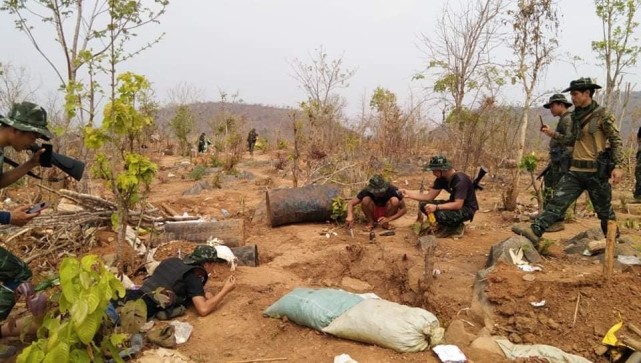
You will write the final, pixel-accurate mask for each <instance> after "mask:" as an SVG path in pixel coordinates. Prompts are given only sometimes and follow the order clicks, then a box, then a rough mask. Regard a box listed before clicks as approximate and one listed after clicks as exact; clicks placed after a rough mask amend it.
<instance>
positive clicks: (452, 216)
mask: <svg viewBox="0 0 641 363" xmlns="http://www.w3.org/2000/svg"><path fill="white" fill-rule="evenodd" d="M448 202H449V201H448V200H431V201H429V202H420V203H418V207H419V208H420V210H421V212H423V213H424V214H426V215H427V213H426V212H425V206H426V205H428V204H443V203H448ZM434 217H435V218H436V223H438V224H439V225H441V226H447V227H457V226H459V225H460V224H461V223H463V222H465V221H471V220H472V218H474V212H472V211H470V210H469V209H468V208H465V207H463V208H461V209H459V210H439V211H436V212H434Z"/></svg>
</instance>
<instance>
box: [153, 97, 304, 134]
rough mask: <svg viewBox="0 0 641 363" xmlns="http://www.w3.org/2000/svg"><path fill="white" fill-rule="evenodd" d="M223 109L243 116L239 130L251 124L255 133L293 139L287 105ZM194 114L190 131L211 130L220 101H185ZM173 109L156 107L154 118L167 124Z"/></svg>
mask: <svg viewBox="0 0 641 363" xmlns="http://www.w3.org/2000/svg"><path fill="white" fill-rule="evenodd" d="M224 107H225V108H226V110H227V112H229V113H231V114H234V115H237V116H239V117H241V118H242V119H243V120H244V125H243V126H242V128H243V129H244V130H242V132H247V131H249V130H250V129H251V128H255V129H256V131H257V132H258V135H260V136H264V137H267V138H270V139H273V138H276V137H282V138H286V139H293V135H294V133H293V129H292V124H291V119H290V117H289V116H288V115H287V113H288V112H290V111H291V110H290V109H287V108H280V107H273V106H264V105H256V104H253V105H252V104H245V103H226V104H224ZM189 108H190V110H191V112H192V113H193V114H194V117H195V118H196V127H195V129H194V134H200V133H201V132H205V133H207V134H211V133H212V130H211V127H210V122H211V121H212V120H213V119H215V118H216V116H217V115H219V114H220V113H221V112H222V109H223V104H222V103H221V102H199V103H193V104H190V105H189ZM175 112H176V106H167V107H163V108H161V109H160V110H159V112H158V116H157V119H156V121H157V122H158V123H160V124H162V125H165V124H168V123H169V121H170V120H171V118H172V117H174V115H175Z"/></svg>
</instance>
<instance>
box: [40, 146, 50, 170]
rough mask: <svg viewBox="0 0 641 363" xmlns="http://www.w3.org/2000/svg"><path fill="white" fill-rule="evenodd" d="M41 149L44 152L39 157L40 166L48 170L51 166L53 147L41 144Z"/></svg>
mask: <svg viewBox="0 0 641 363" xmlns="http://www.w3.org/2000/svg"><path fill="white" fill-rule="evenodd" d="M41 148H43V149H45V152H43V153H42V155H40V166H43V167H45V168H50V167H51V166H52V165H53V164H52V162H51V158H52V157H53V145H51V144H42V146H41Z"/></svg>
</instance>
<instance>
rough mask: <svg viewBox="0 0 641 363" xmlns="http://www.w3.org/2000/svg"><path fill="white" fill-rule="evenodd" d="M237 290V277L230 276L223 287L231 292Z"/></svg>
mask: <svg viewBox="0 0 641 363" xmlns="http://www.w3.org/2000/svg"><path fill="white" fill-rule="evenodd" d="M235 288H236V276H233V275H232V276H229V277H228V278H227V280H225V285H223V290H225V291H227V292H229V291H231V290H233V289H235Z"/></svg>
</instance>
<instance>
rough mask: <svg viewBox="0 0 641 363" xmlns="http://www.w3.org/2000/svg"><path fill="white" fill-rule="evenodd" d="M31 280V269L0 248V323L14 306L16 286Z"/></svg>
mask: <svg viewBox="0 0 641 363" xmlns="http://www.w3.org/2000/svg"><path fill="white" fill-rule="evenodd" d="M30 278H31V269H30V268H29V266H28V265H27V264H26V263H24V261H22V260H21V259H19V258H18V257H16V255H14V254H13V253H11V252H9V251H7V250H6V249H4V248H2V247H0V282H2V286H0V321H2V320H4V319H6V318H7V317H8V316H9V313H10V312H11V309H13V306H14V305H15V304H16V294H15V293H14V292H13V290H15V288H16V287H18V285H20V284H21V283H22V282H24V281H26V280H28V279H30Z"/></svg>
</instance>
